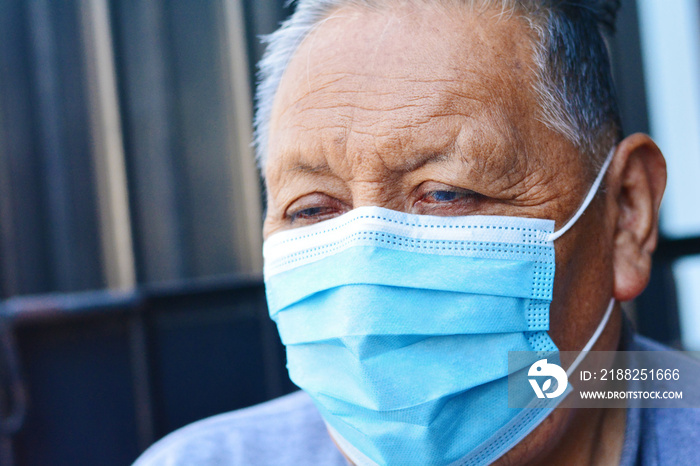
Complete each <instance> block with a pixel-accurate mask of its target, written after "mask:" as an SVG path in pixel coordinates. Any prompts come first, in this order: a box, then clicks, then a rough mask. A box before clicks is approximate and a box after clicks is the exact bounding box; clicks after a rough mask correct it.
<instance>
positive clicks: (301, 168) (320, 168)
mask: <svg viewBox="0 0 700 466" xmlns="http://www.w3.org/2000/svg"><path fill="white" fill-rule="evenodd" d="M285 172H287V173H299V172H301V173H331V168H330V167H329V166H328V164H327V163H321V164H317V165H311V164H308V163H298V164H296V165H294V166H293V167H290V168H288V169H286V170H285Z"/></svg>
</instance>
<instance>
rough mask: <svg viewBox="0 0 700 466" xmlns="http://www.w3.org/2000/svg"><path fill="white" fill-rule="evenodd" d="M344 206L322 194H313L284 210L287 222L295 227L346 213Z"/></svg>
mask: <svg viewBox="0 0 700 466" xmlns="http://www.w3.org/2000/svg"><path fill="white" fill-rule="evenodd" d="M347 210H348V209H347V208H346V207H345V205H344V204H343V203H342V202H340V201H338V200H337V199H335V198H333V197H330V196H328V195H325V194H322V193H313V194H309V195H306V196H303V197H301V198H300V199H297V200H296V201H294V202H293V203H292V204H291V205H290V206H289V207H288V208H287V210H286V214H285V217H286V219H287V221H288V222H289V223H290V224H292V225H295V226H301V225H309V224H312V223H317V222H321V221H323V220H328V219H331V218H333V217H337V216H338V215H342V214H344V213H345V212H347Z"/></svg>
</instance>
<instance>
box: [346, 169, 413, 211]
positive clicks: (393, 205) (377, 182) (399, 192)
mask: <svg viewBox="0 0 700 466" xmlns="http://www.w3.org/2000/svg"><path fill="white" fill-rule="evenodd" d="M350 192H351V195H352V208H353V209H356V208H358V207H365V206H376V207H384V208H386V209H391V210H397V211H400V212H409V209H410V201H409V199H408V197H409V193H406V192H405V190H404V189H403V183H401V181H400V180H397V179H396V177H394V176H391V175H389V174H378V175H377V176H375V177H374V178H373V179H364V180H362V181H354V182H352V183H351V184H350Z"/></svg>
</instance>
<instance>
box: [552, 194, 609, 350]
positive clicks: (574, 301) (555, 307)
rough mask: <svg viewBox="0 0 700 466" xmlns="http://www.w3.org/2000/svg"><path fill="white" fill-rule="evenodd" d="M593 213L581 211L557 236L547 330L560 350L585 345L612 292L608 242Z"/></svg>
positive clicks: (595, 210)
mask: <svg viewBox="0 0 700 466" xmlns="http://www.w3.org/2000/svg"><path fill="white" fill-rule="evenodd" d="M592 207H594V206H591V208H592ZM595 207H597V206H595ZM598 210H599V209H597V208H596V209H592V212H591V214H593V213H594V212H598ZM596 217H597V216H596V215H584V216H583V217H582V218H581V219H580V220H579V222H580V224H577V225H576V226H575V227H574V228H573V229H572V230H570V231H569V232H568V233H567V234H566V235H564V236H562V237H561V239H559V240H558V241H560V242H561V244H557V250H556V276H555V280H554V296H553V300H552V305H551V307H550V331H549V334H550V336H551V337H552V340H554V343H555V344H556V345H557V347H558V348H559V349H560V350H561V351H578V350H580V349H581V348H582V347H583V346H584V345H585V343H586V342H587V341H588V339H589V338H590V336H591V335H592V333H593V332H594V331H595V328H596V326H597V325H598V323H599V321H600V319H601V317H602V315H603V313H604V311H605V309H606V306H607V304H608V302H609V300H610V298H611V296H612V282H613V273H612V254H611V253H612V249H611V242H610V239H609V238H608V235H607V230H606V228H605V227H604V224H603V222H602V221H599V218H596Z"/></svg>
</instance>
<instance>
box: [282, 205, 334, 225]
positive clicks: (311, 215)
mask: <svg viewBox="0 0 700 466" xmlns="http://www.w3.org/2000/svg"><path fill="white" fill-rule="evenodd" d="M331 210H332V209H330V208H328V207H308V208H306V209H301V210H297V211H296V212H293V213H291V214H289V215H288V217H289V220H291V222H292V223H294V222H298V221H300V220H305V221H308V220H314V219H317V218H319V217H323V216H324V215H327V214H329V213H331Z"/></svg>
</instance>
